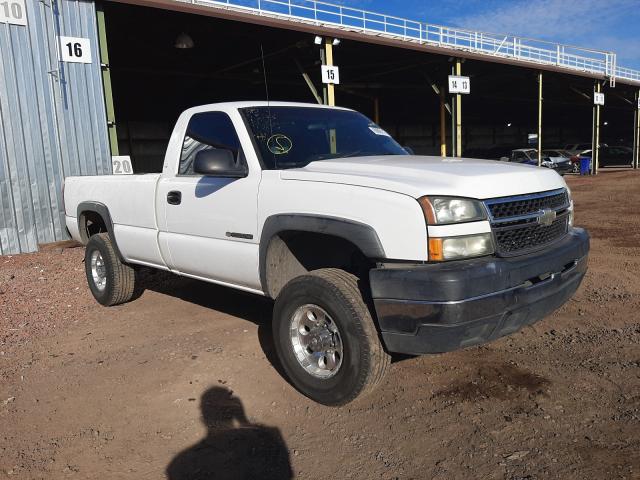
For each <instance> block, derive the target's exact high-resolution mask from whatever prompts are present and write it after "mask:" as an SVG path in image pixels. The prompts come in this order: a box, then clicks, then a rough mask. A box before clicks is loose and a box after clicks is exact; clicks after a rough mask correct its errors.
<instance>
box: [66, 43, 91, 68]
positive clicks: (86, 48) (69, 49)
mask: <svg viewBox="0 0 640 480" xmlns="http://www.w3.org/2000/svg"><path fill="white" fill-rule="evenodd" d="M58 39H59V40H60V58H61V59H62V61H63V62H72V63H91V42H90V41H89V39H88V38H80V37H58Z"/></svg>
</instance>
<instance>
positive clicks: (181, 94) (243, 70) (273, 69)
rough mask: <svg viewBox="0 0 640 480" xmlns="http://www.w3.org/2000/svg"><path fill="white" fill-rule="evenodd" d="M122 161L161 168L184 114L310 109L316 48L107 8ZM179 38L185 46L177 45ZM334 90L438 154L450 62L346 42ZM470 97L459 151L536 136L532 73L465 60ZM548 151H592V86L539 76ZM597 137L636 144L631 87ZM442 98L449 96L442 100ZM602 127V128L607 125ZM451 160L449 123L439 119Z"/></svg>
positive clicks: (612, 99)
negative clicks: (575, 146)
mask: <svg viewBox="0 0 640 480" xmlns="http://www.w3.org/2000/svg"><path fill="white" fill-rule="evenodd" d="M104 9H105V17H106V25H107V36H108V45H109V55H110V59H109V60H110V67H111V76H112V84H113V98H114V102H115V111H116V121H117V128H118V138H119V146H120V153H121V154H123V155H131V156H132V160H133V163H134V169H135V171H136V172H151V171H160V169H161V168H162V162H163V155H164V149H165V147H166V143H167V141H168V139H169V135H170V132H171V129H172V128H173V124H174V122H175V120H176V119H177V117H178V115H179V113H180V112H181V111H182V110H184V109H186V108H188V107H191V106H195V105H201V104H206V103H215V102H223V101H235V100H265V99H266V88H265V75H264V72H263V68H262V58H261V51H263V52H264V64H265V67H266V77H267V85H268V92H269V96H270V99H271V100H285V101H302V102H311V103H314V102H315V98H314V96H313V95H312V94H311V91H310V89H309V87H308V86H307V84H306V83H305V81H304V79H303V77H302V73H301V72H302V71H304V72H306V73H308V75H309V76H310V78H311V80H312V81H313V83H314V84H315V86H316V88H317V89H318V90H319V91H320V94H321V92H322V84H321V82H320V64H321V62H320V48H319V46H317V45H315V44H314V37H313V36H312V35H309V34H307V33H301V32H297V31H293V30H283V29H276V28H271V27H265V26H259V25H253V24H249V23H240V22H234V21H228V20H220V19H217V18H213V17H206V16H199V15H192V14H186V13H180V12H173V11H168V10H161V9H154V8H148V7H139V6H132V5H127V4H121V3H110V2H109V3H106V4H105V6H104ZM181 33H186V34H188V35H189V36H190V37H191V39H193V42H194V47H193V48H190V49H178V48H175V46H174V45H175V42H176V39H177V37H178V36H179V35H180V34H181ZM334 59H335V63H336V64H337V65H339V67H340V77H341V84H340V85H339V86H337V89H336V99H337V104H338V105H340V106H346V107H350V108H354V109H357V110H359V111H361V112H362V113H364V114H365V115H367V116H369V117H371V118H374V117H375V110H374V104H375V102H376V99H377V102H378V105H379V123H380V124H381V125H382V126H383V127H384V128H385V129H387V130H388V131H389V133H391V134H392V135H393V136H394V137H395V138H396V139H397V140H398V141H399V142H400V143H401V144H403V145H407V146H409V147H412V148H413V150H414V151H415V152H416V153H419V154H439V152H440V101H439V97H438V96H437V95H436V93H435V91H434V89H433V85H436V86H437V87H439V88H442V87H443V86H444V88H445V89H446V82H447V75H449V74H450V73H451V70H452V66H453V63H452V61H453V59H452V58H450V57H448V56H444V55H436V54H431V53H423V52H418V51H415V50H405V49H401V48H395V47H385V46H380V45H374V44H368V43H364V42H354V41H343V42H342V43H341V44H340V45H338V46H337V47H335V48H334ZM462 73H463V75H468V76H470V77H471V94H470V95H465V96H464V97H463V102H462V112H463V113H462V118H463V149H464V150H469V151H470V152H474V151H476V152H477V151H478V150H482V149H486V148H488V147H492V146H504V147H505V149H508V148H521V147H526V146H527V134H529V133H535V132H536V131H537V119H538V113H537V108H538V106H537V105H538V103H537V95H538V84H537V73H538V72H537V70H535V69H533V68H531V69H530V68H523V67H515V66H511V65H504V64H498V63H490V62H480V61H477V60H469V61H465V62H464V63H463V65H462ZM543 75H544V80H543V87H544V88H543V91H544V121H543V143H544V146H545V148H553V147H556V148H557V147H562V146H564V145H565V144H569V143H591V137H592V121H593V108H592V100H591V94H592V92H593V88H594V80H593V79H590V78H585V77H581V76H576V75H570V74H559V73H551V72H544V74H543ZM604 92H605V93H606V94H607V96H606V106H605V107H604V108H603V109H602V130H601V135H602V136H601V141H602V143H608V144H610V145H628V146H630V145H631V143H632V141H633V108H634V105H635V101H634V100H633V92H634V89H633V88H632V87H629V86H626V85H622V84H618V85H617V87H616V88H615V89H610V88H609V86H608V84H607V85H605V87H604ZM449 100H450V97H449V95H448V94H447V101H449ZM605 122H606V123H605ZM446 131H447V149H448V153H449V154H450V152H451V138H450V134H451V116H450V115H449V114H447V115H446Z"/></svg>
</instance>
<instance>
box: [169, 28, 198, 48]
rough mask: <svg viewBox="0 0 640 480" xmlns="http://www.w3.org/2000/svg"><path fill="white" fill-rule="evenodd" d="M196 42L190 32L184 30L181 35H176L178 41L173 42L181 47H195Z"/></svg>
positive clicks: (176, 46) (175, 45)
mask: <svg viewBox="0 0 640 480" xmlns="http://www.w3.org/2000/svg"><path fill="white" fill-rule="evenodd" d="M194 45H195V43H193V38H191V37H190V36H189V35H188V34H186V33H184V32H182V33H181V34H180V35H178V36H177V37H176V43H174V44H173V46H174V47H175V48H179V49H181V50H182V49H187V48H193V47H194Z"/></svg>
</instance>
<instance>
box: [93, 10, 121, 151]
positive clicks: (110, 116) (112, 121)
mask: <svg viewBox="0 0 640 480" xmlns="http://www.w3.org/2000/svg"><path fill="white" fill-rule="evenodd" d="M96 17H97V24H98V44H99V48H100V65H101V67H102V87H103V89H104V103H105V107H106V111H107V129H108V132H109V146H110V147H111V155H119V154H120V150H119V148H118V132H117V130H116V113H115V108H114V106H113V92H112V89H111V73H110V71H109V49H108V46H107V29H106V24H105V20H104V9H103V6H102V3H98V4H96Z"/></svg>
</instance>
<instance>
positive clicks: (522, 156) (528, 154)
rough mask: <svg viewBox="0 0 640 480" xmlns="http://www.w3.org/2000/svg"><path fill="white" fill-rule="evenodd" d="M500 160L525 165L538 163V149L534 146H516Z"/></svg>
mask: <svg viewBox="0 0 640 480" xmlns="http://www.w3.org/2000/svg"><path fill="white" fill-rule="evenodd" d="M501 160H504V161H505V162H514V163H524V164H525V165H538V151H537V150H536V149H535V148H517V149H515V150H512V151H511V155H509V156H508V157H506V156H505V157H503V158H501Z"/></svg>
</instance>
